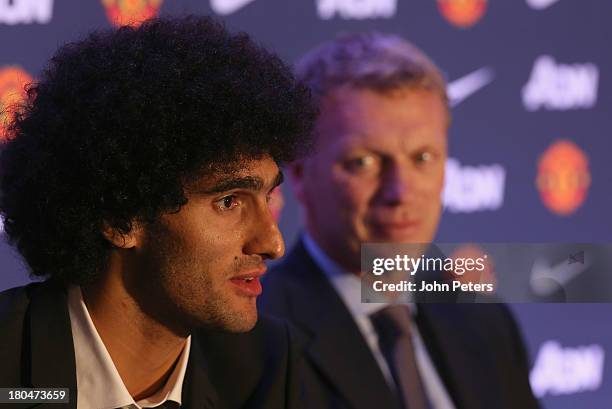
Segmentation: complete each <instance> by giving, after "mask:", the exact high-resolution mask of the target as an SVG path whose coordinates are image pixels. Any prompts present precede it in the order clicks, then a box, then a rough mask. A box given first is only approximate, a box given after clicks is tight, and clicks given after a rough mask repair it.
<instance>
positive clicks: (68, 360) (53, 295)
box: [24, 282, 77, 408]
mask: <svg viewBox="0 0 612 409" xmlns="http://www.w3.org/2000/svg"><path fill="white" fill-rule="evenodd" d="M31 292H32V293H31V298H30V299H31V301H30V309H29V312H28V314H29V321H30V322H29V326H27V327H26V329H25V330H26V331H29V334H25V335H24V344H26V345H24V347H25V350H24V356H26V355H28V354H29V357H30V367H29V372H30V373H29V375H30V380H31V383H32V386H33V387H40V388H69V391H70V392H69V394H70V403H69V404H68V405H67V407H68V408H76V403H77V388H76V386H77V385H76V363H75V358H74V346H73V343H72V330H71V327H70V316H69V314H68V303H67V297H66V290H65V288H64V287H63V286H61V285H60V284H57V283H54V282H45V283H43V284H39V285H33V286H32V287H31ZM28 341H29V342H28ZM47 406H48V407H55V406H57V405H52V404H40V405H37V406H36V407H37V408H46V407H47Z"/></svg>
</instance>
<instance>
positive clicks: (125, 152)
mask: <svg viewBox="0 0 612 409" xmlns="http://www.w3.org/2000/svg"><path fill="white" fill-rule="evenodd" d="M17 112H18V113H17V114H16V115H15V117H14V119H13V120H12V122H11V124H10V126H9V130H8V142H7V143H6V144H5V146H4V147H3V150H2V152H1V154H0V172H1V174H0V212H1V213H2V216H3V217H4V226H5V231H6V233H7V235H8V238H9V241H10V242H11V243H12V244H13V245H15V246H16V247H17V249H18V250H19V252H20V253H21V254H22V255H23V257H24V258H25V260H26V261H27V263H28V265H29V267H30V270H31V274H32V275H35V276H50V277H52V278H54V279H59V280H62V281H64V282H69V283H77V284H81V283H84V282H87V281H89V280H90V279H92V278H93V277H95V276H96V274H98V273H99V272H100V271H102V270H103V268H104V267H105V266H106V263H107V260H108V256H109V254H110V250H111V245H110V244H109V243H108V242H107V241H106V240H105V239H104V237H103V235H102V226H103V225H104V224H106V225H108V226H110V227H112V228H115V229H116V230H118V231H120V232H122V233H127V232H129V231H130V229H131V227H132V223H133V222H134V221H135V220H138V221H145V222H154V221H155V220H157V219H158V218H159V217H160V215H161V214H163V213H165V212H171V211H178V210H179V209H180V208H181V206H183V205H184V204H185V203H187V199H186V196H185V192H184V189H183V187H184V184H185V182H186V181H187V180H189V178H190V177H193V176H196V175H202V174H206V172H209V173H210V172H215V171H218V170H219V169H221V168H220V167H223V166H226V165H227V164H231V163H232V162H236V161H242V160H244V159H256V158H260V157H262V156H263V155H270V156H271V157H272V158H273V159H274V160H275V161H277V162H278V163H282V162H285V161H290V160H292V159H294V158H295V155H297V154H299V153H300V152H301V148H302V147H305V146H307V144H305V143H304V142H305V141H307V140H308V137H309V135H310V133H311V130H312V124H313V121H314V117H315V115H316V109H315V107H314V105H313V103H312V101H311V98H310V92H309V91H308V90H307V89H306V88H305V87H304V86H302V85H300V84H299V83H297V82H296V81H295V80H294V77H293V75H292V74H291V71H290V69H289V68H288V67H287V66H286V65H285V64H284V63H283V62H282V61H281V60H280V59H279V58H278V57H277V56H276V55H274V54H272V53H270V52H268V51H266V50H265V49H264V48H262V47H261V46H259V45H257V44H255V43H254V42H253V40H252V39H250V37H249V36H248V35H247V34H245V33H239V34H230V33H229V32H228V31H227V30H226V29H225V27H224V26H223V25H222V24H221V23H219V22H217V21H215V20H213V19H211V18H209V17H193V16H190V17H183V18H174V19H152V20H149V21H148V22H145V23H144V24H143V25H141V26H140V27H139V28H132V27H122V28H119V29H118V30H112V31H99V32H95V33H92V34H90V35H89V36H88V37H87V38H86V39H85V40H83V41H79V42H74V43H70V44H67V45H65V46H63V47H62V48H60V49H59V50H58V52H57V53H56V54H55V56H54V57H53V58H52V59H51V61H50V64H49V66H48V68H47V69H46V70H45V71H44V72H43V73H42V75H41V80H40V81H39V82H37V83H35V84H32V85H31V86H29V88H28V98H27V101H26V102H25V103H24V106H23V107H21V108H20V109H17Z"/></svg>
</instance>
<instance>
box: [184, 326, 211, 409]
mask: <svg viewBox="0 0 612 409" xmlns="http://www.w3.org/2000/svg"><path fill="white" fill-rule="evenodd" d="M181 407H185V408H197V409H213V408H220V405H219V399H218V396H217V394H216V392H215V390H214V388H213V386H212V384H211V383H210V380H209V379H208V376H207V375H206V362H205V360H204V356H203V354H202V351H201V349H200V345H199V342H198V341H197V337H195V336H193V337H192V339H191V350H190V352H189V362H188V363H187V370H186V372H185V379H184V381H183V391H182V405H181Z"/></svg>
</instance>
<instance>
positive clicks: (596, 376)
mask: <svg viewBox="0 0 612 409" xmlns="http://www.w3.org/2000/svg"><path fill="white" fill-rule="evenodd" d="M604 361H605V350H604V348H603V347H602V346H601V345H599V344H591V345H581V346H575V347H563V346H562V345H561V343H560V342H559V341H556V340H550V341H546V342H544V343H543V344H542V346H541V347H540V350H539V351H538V354H537V357H536V360H535V364H534V367H533V369H532V370H531V374H530V382H531V388H532V389H533V393H534V395H535V396H536V397H538V398H543V397H545V396H547V395H550V396H559V395H570V394H574V393H580V392H591V391H596V390H597V389H599V388H600V387H601V385H602V382H603V375H604Z"/></svg>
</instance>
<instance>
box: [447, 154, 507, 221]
mask: <svg viewBox="0 0 612 409" xmlns="http://www.w3.org/2000/svg"><path fill="white" fill-rule="evenodd" d="M445 179H446V180H445V185H444V191H443V193H442V199H443V203H444V207H445V210H446V211H449V212H450V213H473V212H478V211H486V210H498V209H500V208H501V207H502V205H503V203H504V191H505V183H506V169H505V168H504V167H503V166H502V165H500V164H497V163H495V164H491V165H479V166H465V165H461V163H459V160H457V159H454V158H449V159H448V160H447V161H446V178H445Z"/></svg>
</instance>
